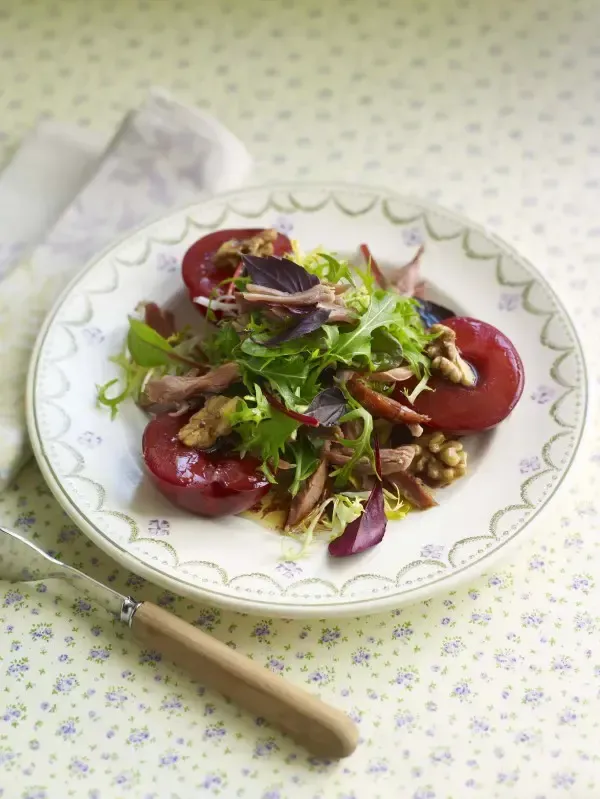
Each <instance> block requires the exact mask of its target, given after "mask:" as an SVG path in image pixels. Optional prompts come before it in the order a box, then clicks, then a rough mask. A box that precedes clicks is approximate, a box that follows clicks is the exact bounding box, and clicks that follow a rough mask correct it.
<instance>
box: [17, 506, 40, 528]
mask: <svg viewBox="0 0 600 799" xmlns="http://www.w3.org/2000/svg"><path fill="white" fill-rule="evenodd" d="M35 521H36V518H35V514H34V513H32V512H29V511H25V512H24V513H21V514H20V515H19V516H18V517H17V520H16V521H15V527H17V528H19V529H21V530H27V529H29V528H30V527H33V525H34V524H35Z"/></svg>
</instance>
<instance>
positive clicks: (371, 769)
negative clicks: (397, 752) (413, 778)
mask: <svg viewBox="0 0 600 799" xmlns="http://www.w3.org/2000/svg"><path fill="white" fill-rule="evenodd" d="M389 770H390V767H389V764H388V762H387V760H384V759H383V758H379V759H377V760H371V761H370V762H369V765H368V766H367V774H373V775H379V774H387V773H388V771H389Z"/></svg>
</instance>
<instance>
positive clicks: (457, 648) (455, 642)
mask: <svg viewBox="0 0 600 799" xmlns="http://www.w3.org/2000/svg"><path fill="white" fill-rule="evenodd" d="M464 648H465V645H464V643H463V642H462V641H461V639H460V638H447V639H446V640H445V641H444V643H443V644H442V655H451V656H452V657H456V655H458V654H460V652H462V651H463V649H464Z"/></svg>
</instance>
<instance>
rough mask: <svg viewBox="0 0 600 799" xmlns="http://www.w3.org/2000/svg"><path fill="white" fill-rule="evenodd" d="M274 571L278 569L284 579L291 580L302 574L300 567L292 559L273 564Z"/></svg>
mask: <svg viewBox="0 0 600 799" xmlns="http://www.w3.org/2000/svg"><path fill="white" fill-rule="evenodd" d="M275 571H278V572H279V574H281V575H283V577H285V578H286V579H288V580H293V579H294V577H298V575H300V574H302V567H301V566H300V565H299V564H298V563H295V562H294V561H293V560H284V561H282V562H281V563H278V564H277V566H275Z"/></svg>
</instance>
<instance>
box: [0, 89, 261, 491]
mask: <svg viewBox="0 0 600 799" xmlns="http://www.w3.org/2000/svg"><path fill="white" fill-rule="evenodd" d="M250 166H251V159H250V156H249V154H248V152H247V150H246V148H245V147H244V146H243V144H242V143H241V142H240V141H239V140H238V139H237V138H236V137H235V136H234V135H233V134H232V133H231V132H230V131H229V130H227V129H226V128H225V127H223V125H221V124H220V123H219V122H218V121H217V120H215V119H214V118H212V117H211V116H209V115H208V114H205V113H202V112H199V111H197V110H195V109H193V108H189V107H187V106H185V105H182V104H181V103H180V102H178V101H176V100H174V99H173V98H171V97H169V96H168V95H167V94H166V93H165V92H163V91H161V90H154V91H152V92H151V93H150V94H149V96H148V97H147V99H146V101H145V102H144V103H143V105H142V106H141V107H140V108H139V109H138V110H136V111H131V112H129V113H128V114H127V115H126V116H125V118H124V120H123V122H122V123H121V125H120V126H119V128H118V130H117V132H116V134H115V135H114V136H113V138H112V139H111V140H110V142H109V143H108V145H107V144H106V142H102V139H101V138H99V137H97V136H95V135H92V134H89V133H87V132H85V131H83V130H80V129H78V128H73V127H66V126H62V125H59V124H57V123H55V122H41V123H40V124H39V125H38V127H37V128H36V129H35V130H34V131H33V132H32V133H31V134H30V136H28V137H27V138H26V139H25V141H24V142H23V144H22V146H21V147H20V149H19V150H17V152H16V154H15V156H14V157H13V159H12V161H11V162H10V163H9V165H8V166H7V167H6V168H5V169H4V171H3V172H2V173H0V370H1V373H2V379H1V380H0V489H1V488H2V487H3V486H4V485H6V483H7V482H8V481H10V480H11V479H12V478H13V477H14V475H15V474H16V472H17V471H18V469H19V468H20V467H21V466H22V464H23V463H24V461H25V460H26V459H27V457H28V455H29V450H28V445H27V431H26V426H25V409H24V395H25V380H26V375H27V368H28V361H29V356H30V352H31V348H32V346H33V343H34V341H35V337H36V334H37V332H38V330H39V328H40V325H41V323H42V321H43V318H44V316H45V314H46V313H47V312H48V310H49V309H50V307H51V306H52V304H53V302H54V300H55V299H56V297H57V295H58V293H59V292H60V290H61V289H62V288H63V287H64V285H65V284H66V283H67V282H68V281H69V279H70V278H71V277H72V276H73V274H75V273H76V272H77V270H78V269H80V268H81V267H82V266H83V265H84V264H85V263H86V261H87V260H88V259H89V258H90V257H91V256H92V255H94V254H95V253H97V252H100V251H101V250H102V249H103V248H105V247H106V246H108V245H109V244H110V242H111V241H112V240H113V239H115V238H116V237H118V236H121V235H123V233H124V232H126V231H127V230H129V229H131V228H133V227H137V226H138V225H140V224H141V223H143V222H144V221H145V220H147V219H150V218H153V217H156V216H158V215H160V213H161V212H163V211H167V210H168V209H170V208H172V207H176V206H178V205H182V204H185V203H186V202H192V201H194V200H196V199H199V198H201V197H202V196H205V195H207V194H212V193H215V192H219V191H226V190H228V189H231V188H235V187H236V186H237V185H239V184H240V183H241V182H242V181H243V180H244V179H245V178H246V176H247V174H248V172H249V170H250ZM24 258H25V260H23V259H24Z"/></svg>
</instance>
